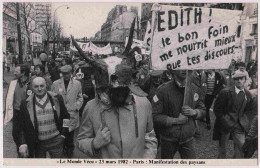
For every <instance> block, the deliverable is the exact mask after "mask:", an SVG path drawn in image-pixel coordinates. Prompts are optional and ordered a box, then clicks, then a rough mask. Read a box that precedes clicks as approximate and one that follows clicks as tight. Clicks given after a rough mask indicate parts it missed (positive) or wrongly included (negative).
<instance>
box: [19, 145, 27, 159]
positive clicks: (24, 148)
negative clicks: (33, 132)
mask: <svg viewBox="0 0 260 168" xmlns="http://www.w3.org/2000/svg"><path fill="white" fill-rule="evenodd" d="M19 153H20V154H21V156H22V157H23V158H27V157H28V156H29V150H28V146H27V144H23V145H21V146H20V147H19Z"/></svg>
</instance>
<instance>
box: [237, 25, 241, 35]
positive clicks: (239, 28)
mask: <svg viewBox="0 0 260 168" xmlns="http://www.w3.org/2000/svg"><path fill="white" fill-rule="evenodd" d="M240 34H241V25H239V26H238V27H237V37H240Z"/></svg>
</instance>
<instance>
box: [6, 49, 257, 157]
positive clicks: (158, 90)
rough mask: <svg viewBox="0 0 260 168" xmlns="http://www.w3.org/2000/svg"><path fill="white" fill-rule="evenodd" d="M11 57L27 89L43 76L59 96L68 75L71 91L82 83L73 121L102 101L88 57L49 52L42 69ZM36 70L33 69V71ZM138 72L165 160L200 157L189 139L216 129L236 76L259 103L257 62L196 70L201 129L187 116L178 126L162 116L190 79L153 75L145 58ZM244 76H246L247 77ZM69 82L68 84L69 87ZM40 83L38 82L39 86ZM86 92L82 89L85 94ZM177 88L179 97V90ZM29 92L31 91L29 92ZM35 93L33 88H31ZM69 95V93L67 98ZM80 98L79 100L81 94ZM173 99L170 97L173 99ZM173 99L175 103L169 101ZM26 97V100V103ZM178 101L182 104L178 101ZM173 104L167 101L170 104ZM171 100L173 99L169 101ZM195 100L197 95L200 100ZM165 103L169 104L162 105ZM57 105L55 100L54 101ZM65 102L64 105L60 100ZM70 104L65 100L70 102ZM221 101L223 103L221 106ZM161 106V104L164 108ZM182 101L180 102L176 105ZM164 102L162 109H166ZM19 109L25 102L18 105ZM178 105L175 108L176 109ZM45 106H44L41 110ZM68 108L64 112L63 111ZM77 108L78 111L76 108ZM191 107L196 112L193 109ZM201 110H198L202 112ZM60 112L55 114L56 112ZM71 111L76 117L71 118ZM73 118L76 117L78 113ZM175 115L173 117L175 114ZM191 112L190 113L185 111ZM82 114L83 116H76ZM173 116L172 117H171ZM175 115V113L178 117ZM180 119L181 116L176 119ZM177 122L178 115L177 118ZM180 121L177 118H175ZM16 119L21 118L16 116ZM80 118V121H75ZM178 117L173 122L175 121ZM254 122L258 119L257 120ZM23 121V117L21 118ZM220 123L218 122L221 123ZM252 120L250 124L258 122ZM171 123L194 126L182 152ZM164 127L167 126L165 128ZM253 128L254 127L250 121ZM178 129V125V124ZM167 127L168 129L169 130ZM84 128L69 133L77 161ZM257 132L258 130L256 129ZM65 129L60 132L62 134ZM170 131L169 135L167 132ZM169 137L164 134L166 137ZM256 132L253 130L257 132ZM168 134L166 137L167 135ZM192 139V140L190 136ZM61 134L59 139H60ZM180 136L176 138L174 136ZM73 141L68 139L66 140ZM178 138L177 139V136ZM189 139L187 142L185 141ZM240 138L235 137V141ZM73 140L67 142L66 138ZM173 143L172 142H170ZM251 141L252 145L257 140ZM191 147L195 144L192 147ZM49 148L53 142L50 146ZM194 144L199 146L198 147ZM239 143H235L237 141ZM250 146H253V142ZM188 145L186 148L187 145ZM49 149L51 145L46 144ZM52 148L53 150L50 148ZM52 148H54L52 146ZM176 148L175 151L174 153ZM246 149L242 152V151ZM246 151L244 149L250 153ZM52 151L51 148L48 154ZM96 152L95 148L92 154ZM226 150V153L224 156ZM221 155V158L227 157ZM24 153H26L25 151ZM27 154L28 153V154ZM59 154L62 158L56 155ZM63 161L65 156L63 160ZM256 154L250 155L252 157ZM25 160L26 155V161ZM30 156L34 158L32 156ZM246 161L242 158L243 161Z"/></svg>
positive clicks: (69, 146)
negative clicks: (219, 108)
mask: <svg viewBox="0 0 260 168" xmlns="http://www.w3.org/2000/svg"><path fill="white" fill-rule="evenodd" d="M4 55H5V58H4V63H3V64H4V66H3V68H4V70H5V69H7V72H9V71H10V66H14V67H16V68H15V72H14V73H15V78H16V79H19V80H18V81H19V82H21V87H22V88H23V87H24V86H23V83H27V85H26V86H25V87H30V85H31V84H32V83H33V80H34V79H35V78H37V77H42V78H43V79H45V82H46V89H47V91H55V92H56V93H60V92H63V91H62V88H60V86H59V82H58V81H59V80H60V79H64V78H66V75H67V76H68V79H67V80H64V85H65V88H66V89H65V90H67V88H68V87H69V85H70V82H69V81H70V78H73V79H74V80H76V81H78V82H76V83H77V86H75V85H74V87H76V88H73V93H71V96H69V97H73V96H76V97H75V99H73V98H72V99H73V101H74V100H75V101H76V102H79V104H80V106H78V107H77V108H76V107H75V109H70V107H71V106H67V104H66V103H65V105H66V108H67V111H68V112H69V114H70V116H73V115H75V114H74V112H75V111H77V112H78V113H79V114H78V115H79V121H80V122H82V120H84V118H82V116H83V113H84V107H85V106H86V104H87V103H88V102H89V101H90V100H92V99H94V98H95V96H97V93H96V92H97V90H96V89H95V87H96V85H95V81H94V79H95V76H94V69H93V67H92V65H91V64H89V63H88V62H87V61H86V60H85V59H84V58H82V57H81V56H80V55H77V54H75V55H73V56H70V55H57V54H52V55H48V54H47V53H46V52H44V51H43V52H41V53H39V55H38V56H37V57H38V58H39V60H40V61H41V64H38V65H33V56H31V55H28V57H26V58H25V60H24V62H25V64H23V65H19V64H18V58H17V56H11V55H10V54H8V53H5V54H4ZM89 56H90V58H91V59H103V58H106V57H108V56H104V55H103V56H102V55H89ZM28 67H30V68H28ZM136 69H137V70H136V72H135V73H133V74H134V75H133V81H134V83H135V85H137V86H139V87H140V88H141V89H142V90H143V91H144V92H145V93H146V94H147V96H146V97H147V99H148V100H149V101H150V103H151V104H152V108H153V122H154V123H153V126H154V130H155V134H156V138H157V139H158V147H159V146H161V148H162V156H161V158H173V157H174V154H175V153H176V151H179V152H180V154H181V157H182V158H195V154H194V153H193V152H194V151H185V148H186V147H187V148H191V147H190V146H192V144H191V139H189V138H190V137H189V136H200V134H201V133H200V124H199V123H200V122H205V123H206V128H207V129H208V130H210V129H211V128H212V126H213V125H212V123H211V122H212V121H211V119H210V116H211V115H210V112H211V111H212V110H213V109H214V103H215V101H216V99H217V98H218V96H219V94H220V93H222V92H221V91H222V90H224V89H225V88H229V87H232V86H233V85H234V84H235V82H236V80H235V79H236V78H241V76H234V75H239V74H243V75H245V80H246V82H245V84H244V88H245V89H246V90H248V91H249V93H250V94H251V96H252V98H253V99H254V100H256V99H257V86H258V83H257V61H255V60H252V61H250V62H249V63H247V65H246V64H245V63H244V62H242V61H239V60H238V61H235V60H232V64H231V65H230V67H229V68H228V69H225V70H211V69H209V70H194V71H192V72H190V74H191V77H190V78H191V79H193V78H194V80H195V81H196V80H197V82H198V86H199V87H200V89H201V92H200V93H199V99H200V100H201V101H202V102H201V103H202V105H201V106H199V105H198V104H197V105H196V107H194V109H195V111H192V110H190V109H189V110H186V115H185V116H189V115H190V116H191V117H192V118H193V119H194V121H195V127H194V128H193V126H192V124H193V120H192V121H190V120H189V121H186V120H187V118H185V117H183V119H181V120H178V121H173V120H168V119H162V117H161V114H164V113H167V112H166V111H170V110H174V109H177V107H175V106H179V105H177V104H178V103H179V102H178V100H177V99H178V98H179V97H178V96H174V95H170V93H171V94H176V95H178V94H179V92H180V93H182V94H184V90H183V89H182V88H183V87H184V83H182V82H184V80H183V79H185V77H186V76H185V75H184V77H183V74H181V73H180V72H179V71H170V70H165V71H151V70H149V58H148V57H147V56H143V60H142V61H140V62H137V63H136ZM243 75H242V77H243ZM177 79H180V80H179V83H178V85H176V86H175V84H174V88H171V87H172V85H170V84H169V83H171V82H173V81H174V80H175V81H176V80H177ZM65 81H67V83H66V82H65ZM34 82H35V81H34ZM79 89H80V90H79ZM174 89H176V92H175V91H174ZM26 90H28V88H27V89H26ZM29 90H31V89H29ZM67 94H68V93H67ZM67 94H65V95H63V98H64V96H65V97H66V98H65V99H66V101H69V100H67V99H69V97H67V96H68V95H67ZM75 94H76V95H75ZM167 95H168V97H167ZM169 96H170V98H169ZM24 97H26V96H24V95H23V97H21V99H23V98H24ZM175 98H177V99H176V100H174V99H175ZM166 99H167V100H166ZM168 99H169V100H168ZM194 99H195V95H194ZM162 100H163V101H162ZM53 101H55V99H53ZM59 101H60V100H59ZM64 101H65V100H64ZM219 101H220V100H218V102H219ZM158 102H159V103H158ZM176 102H178V103H177V104H176ZM160 103H161V104H160ZM18 104H19V103H18ZM171 104H174V105H171ZM166 105H169V107H165V106H166ZM39 106H40V105H39ZM60 108H62V107H60ZM71 108H72V107H71ZM187 108H190V107H187ZM14 109H16V110H20V107H17V108H14ZM196 109H198V110H197V111H196ZM54 110H55V109H54ZM200 110H202V111H203V110H204V111H205V115H204V116H203V115H202V112H201V115H200V112H199V111H200ZM70 112H71V113H70ZM191 112H194V114H196V115H195V116H193V114H191ZM72 113H73V114H72ZM169 113H170V112H169ZM184 113H185V109H184ZM76 115H77V114H76ZM170 115H172V114H170ZM173 115H175V114H173ZM176 115H177V114H176ZM173 117H174V116H173ZM175 117H177V116H175ZM14 118H15V116H14ZM74 118H75V117H74ZM171 118H172V117H171ZM253 118H254V117H253ZM18 120H19V118H18ZM216 120H217V119H216ZM252 120H253V119H251V120H250V121H252ZM169 122H172V123H173V125H174V124H176V123H178V124H179V123H186V122H191V123H190V126H188V128H187V129H188V130H193V129H194V131H195V134H194V135H193V134H190V133H188V132H189V131H187V132H186V133H185V135H186V136H187V137H186V138H184V139H183V140H180V141H179V140H178V145H177V146H178V147H176V146H175V145H176V144H175V143H174V144H173V143H171V141H173V140H172V139H174V137H171V136H170V134H172V132H174V133H176V134H178V133H180V132H178V131H176V130H174V129H177V128H175V127H174V129H173V128H172V129H171V130H169V129H168V125H167V124H169ZM161 123H162V124H161ZM250 123H251V122H250ZM178 124H177V125H178ZM217 124H220V123H219V122H217V121H215V122H214V135H213V136H215V137H213V139H214V140H216V139H217V140H219V139H221V138H220V137H218V138H216V136H217V133H215V132H216V131H215V129H216V128H217V127H218V125H217ZM166 127H167V128H166ZM76 128H78V125H77V124H76V125H75V127H74V128H73V130H72V131H71V130H70V131H69V132H73V133H72V134H69V137H70V138H68V139H69V140H67V142H66V143H64V144H66V145H63V149H66V155H67V156H66V157H70V158H71V157H73V150H74V148H75V147H74V144H73V143H75V141H76V140H75V139H76V137H77V135H78V134H79V135H80V132H78V131H79V130H78V129H76ZM254 129H255V128H254ZM59 130H60V129H59ZM165 130H167V131H168V132H167V131H165ZM162 132H163V133H162ZM251 132H252V131H251ZM161 133H162V134H161ZM189 134H190V135H189ZM55 135H56V134H55ZM173 136H175V135H173ZM250 136H251V137H250V138H251V139H252V138H255V137H256V136H257V135H250ZM66 137H67V136H66ZM175 138H176V137H175ZM182 138H183V137H182ZM233 138H234V137H233ZM250 138H249V136H247V137H246V140H247V142H249V140H248V139H250ZM66 139H67V138H66ZM169 139H171V141H170V140H169ZM251 139H250V140H251ZM44 142H45V141H44ZM187 142H189V143H187ZM219 142H220V144H219V145H220V147H219V148H220V150H222V151H221V152H222V155H221V154H219V156H218V157H219V158H225V154H223V153H225V152H226V151H225V144H224V145H223V144H221V143H222V142H223V143H224V141H221V140H219ZM46 143H47V142H46ZM193 143H194V142H193ZM234 143H235V142H234ZM249 143H252V141H250V142H249ZM181 144H185V145H187V146H185V145H181ZM44 145H46V144H44ZM44 145H43V146H41V147H42V149H41V150H46V151H47V147H46V146H44ZM47 146H48V145H47ZM248 146H250V145H248V143H247V144H246V145H245V146H244V148H246V147H247V150H248ZM48 147H49V146H48ZM169 148H171V149H169ZM240 148H242V147H240ZM244 148H243V149H244ZM23 149H25V148H22V149H20V148H19V147H18V153H19V151H21V150H23ZM48 150H49V149H48ZM92 150H93V149H92ZM223 151H224V152H223ZM55 152H57V151H52V155H51V157H55ZM221 152H220V153H221ZM20 153H21V152H20ZM22 153H23V152H22ZM56 154H57V153H56ZM57 156H60V155H57ZM250 156H251V155H249V157H250ZM20 157H21V156H20ZM27 157H28V156H27ZM38 157H45V154H44V153H40V154H38ZM240 157H241V156H240Z"/></svg>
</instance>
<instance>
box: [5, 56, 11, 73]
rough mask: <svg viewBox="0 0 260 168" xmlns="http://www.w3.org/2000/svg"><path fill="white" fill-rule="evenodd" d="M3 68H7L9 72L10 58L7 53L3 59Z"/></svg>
mask: <svg viewBox="0 0 260 168" xmlns="http://www.w3.org/2000/svg"><path fill="white" fill-rule="evenodd" d="M5 59H6V61H5V66H6V68H7V72H10V66H11V56H10V54H9V53H8V52H6V57H5Z"/></svg>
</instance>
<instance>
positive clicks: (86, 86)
mask: <svg viewBox="0 0 260 168" xmlns="http://www.w3.org/2000/svg"><path fill="white" fill-rule="evenodd" d="M78 66H79V67H78V68H77V69H76V70H75V72H74V74H75V75H74V76H75V78H76V79H77V80H78V81H80V82H81V86H82V94H83V99H84V102H83V105H82V107H81V109H80V110H79V115H80V117H82V112H83V110H84V107H85V105H86V104H87V102H88V101H90V100H92V99H94V98H95V90H94V85H93V80H94V69H93V67H92V66H91V65H89V64H88V63H86V62H85V61H80V62H79V63H78Z"/></svg>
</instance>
